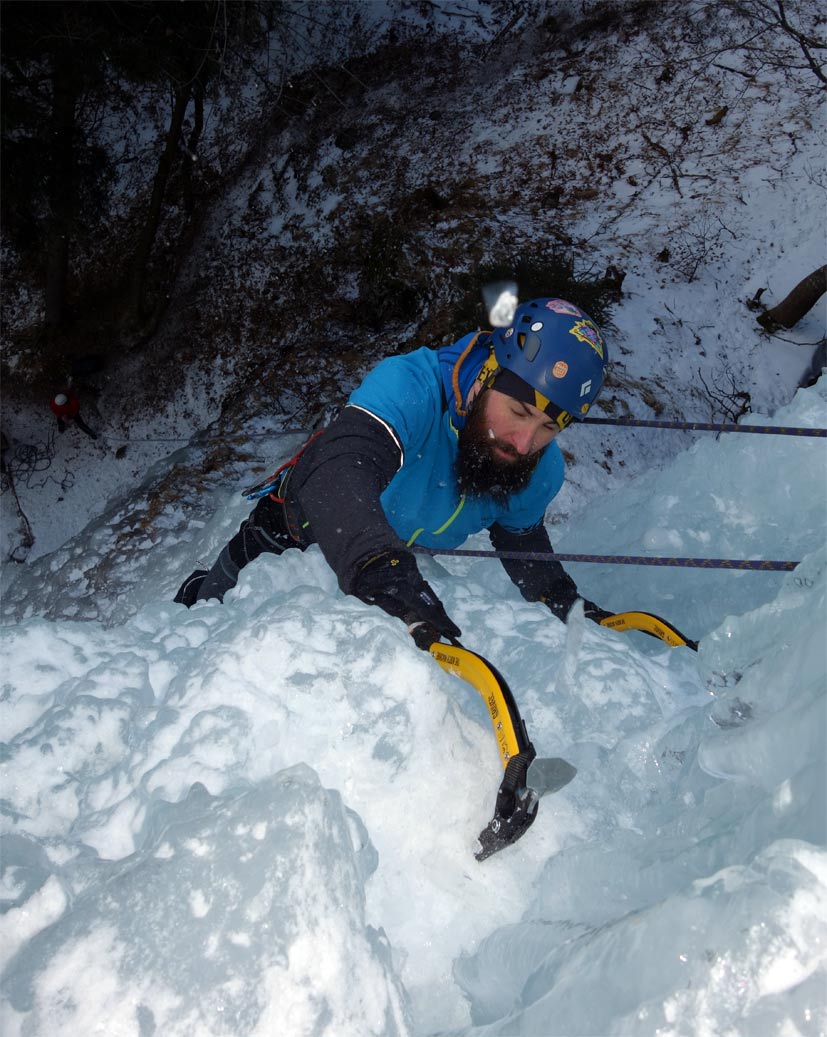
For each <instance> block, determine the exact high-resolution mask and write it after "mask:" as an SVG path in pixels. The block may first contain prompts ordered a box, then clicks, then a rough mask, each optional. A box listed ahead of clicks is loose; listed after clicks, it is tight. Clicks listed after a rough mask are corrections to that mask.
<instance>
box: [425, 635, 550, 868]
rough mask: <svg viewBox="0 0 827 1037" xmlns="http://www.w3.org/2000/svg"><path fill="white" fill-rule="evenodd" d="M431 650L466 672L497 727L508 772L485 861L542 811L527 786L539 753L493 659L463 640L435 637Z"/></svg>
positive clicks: (483, 849)
mask: <svg viewBox="0 0 827 1037" xmlns="http://www.w3.org/2000/svg"><path fill="white" fill-rule="evenodd" d="M429 651H430V653H431V655H432V656H433V657H434V659H435V660H436V661H437V662H438V663H439V665H440V666H441V667H442V668H443V670H446V671H447V672H448V673H452V674H453V675H454V676H456V677H461V678H462V679H463V680H465V681H467V682H468V683H469V684H470V685H471V686H472V687H473V688H475V689H476V691H477V692H478V693H479V695H480V697H481V698H482V699H483V701H484V702H485V704H486V707H487V708H488V715H489V716H490V718H491V724H492V727H493V728H494V737H495V738H496V740H497V748H498V749H499V752H500V759H501V761H502V765H503V768H504V770H505V774H504V775H503V779H502V782H501V783H500V787H499V789H498V790H497V803H496V806H495V808H494V816H493V818H492V819H491V820H490V821H489V822H488V824H487V825H486V827H485V828H484V829H483V830H482V832H480V835H479V841H480V849H479V851H478V852H477V853H476V854H475V857H476V858H477V860H478V861H484V860H486V858H488V857H490V856H491V855H492V854H494V853H497V852H498V851H499V850H502V849H504V848H505V847H506V846H511V845H512V844H513V843H515V842H516V841H517V840H518V839H519V838H521V837H522V836H523V835H524V834H525V832H526V831H527V830H528V828H529V827H530V826H531V825H532V824H533V822H534V819H535V818H536V817H537V806H538V804H539V800H540V797H539V795H538V794H537V792H536V791H535V790H534V789H531V788H529V787H528V786H527V773H528V768H529V766H530V765H531V762H532V760H534V758H535V756H536V755H537V754H536V752H535V749H534V746H533V745H532V744H531V740H530V739H529V737H528V732H527V730H526V726H525V721H524V720H523V718H522V717H521V716H520V711H519V709H518V708H517V703H516V702H515V701H514V696H513V695H512V693H511V689H510V688H509V686H508V684H507V683H506V680H505V678H504V677H503V676H502V674H500V673H499V672H498V671H497V670H496V668H495V667H494V666H492V665H491V663H490V662H488V660H487V659H484V658H483V657H482V656H481V655H477V653H476V652H471V651H469V650H468V649H467V648H463V647H462V645H460V644H459V643H457V642H454V643H452V644H443V643H442V642H441V641H435V642H434V643H433V644H432V645H431V647H430V649H429Z"/></svg>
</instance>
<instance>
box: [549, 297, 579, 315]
mask: <svg viewBox="0 0 827 1037" xmlns="http://www.w3.org/2000/svg"><path fill="white" fill-rule="evenodd" d="M546 309H547V310H551V311H552V313H562V314H563V315H564V316H566V317H582V316H583V313H582V311H581V310H578V309H577V307H576V306H574V305H573V304H572V303H570V302H566V301H565V299H549V301H548V302H547V303H546Z"/></svg>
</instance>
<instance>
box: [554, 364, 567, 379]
mask: <svg viewBox="0 0 827 1037" xmlns="http://www.w3.org/2000/svg"><path fill="white" fill-rule="evenodd" d="M568 369H569V365H568V364H567V363H566V361H565V360H558V361H557V363H556V364H555V365H554V367H552V369H551V373H552V374H553V375H554V377H555V378H565V377H566V374H567V372H568Z"/></svg>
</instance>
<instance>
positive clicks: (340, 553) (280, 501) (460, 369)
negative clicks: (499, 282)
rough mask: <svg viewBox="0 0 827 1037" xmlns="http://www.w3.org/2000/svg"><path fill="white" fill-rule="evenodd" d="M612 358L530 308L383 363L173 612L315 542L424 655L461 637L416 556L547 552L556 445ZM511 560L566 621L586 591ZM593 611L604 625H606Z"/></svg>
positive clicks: (583, 319)
mask: <svg viewBox="0 0 827 1037" xmlns="http://www.w3.org/2000/svg"><path fill="white" fill-rule="evenodd" d="M606 362H607V350H606V344H605V342H604V339H603V336H602V334H601V333H600V331H599V329H598V327H597V325H596V324H595V323H594V322H593V321H592V320H591V319H590V318H589V317H588V316H587V315H586V314H585V313H583V311H582V310H580V309H579V308H578V307H577V306H574V305H573V304H572V303H569V302H565V301H564V300H562V299H535V300H533V301H531V302H526V303H523V304H522V305H520V306H519V307H518V308H517V310H516V312H515V314H514V318H513V322H512V324H511V325H510V326H509V327H507V328H498V329H497V330H495V331H493V332H487V331H483V332H475V333H472V334H468V335H465V336H464V337H463V338H461V339H460V340H459V341H458V342H455V343H454V344H453V345H450V346H445V347H442V348H440V349H436V350H433V349H430V348H428V347H423V348H420V349H417V350H414V351H413V352H411V353H407V354H404V355H401V356H394V357H389V358H387V359H385V360H383V361H381V362H380V363H379V364H378V365H377V366H376V367H375V368H374V369H373V370H372V371H371V372H370V373H369V374H368V375H367V377H366V378H365V379H364V381H363V382H362V384H361V385H360V386H359V388H358V389H356V390H355V392H354V393H353V394H352V395H351V397H350V399H349V401H348V403H347V405H346V406H345V407H344V409H343V410H342V411H341V413H340V414H339V416H338V417H337V418H336V420H335V421H334V422H333V423H332V424H331V425H330V426H329V427H328V428H327V429H325V430H323V432H321V433H317V435H316V436H315V437H314V438H313V439H312V440H311V441H310V442H309V443H308V444H306V445H305V447H304V449H303V450H302V451H301V452H300V453H299V454H298V455H297V456H296V457H295V458H294V459H292V460H291V461H290V462H288V464H287V465H285V466H284V467H283V468H282V469H280V470H279V472H277V473H276V475H275V476H272V477H271V478H270V479H269V480H268V481H267V482H266V483H265V484H262V485H260V486H259V487H257V488H256V489H257V490H258V491H259V492H260V493H262V494H263V495H262V496H261V497H260V499H259V501H258V503H257V504H256V506H255V508H254V509H253V511H252V513H251V514H250V516H249V517H248V518H247V519H245V520H244V522H242V523H241V527H240V528H239V530H238V532H237V533H236V534H235V536H234V537H233V538H232V539H231V540H230V541H229V543H228V544H226V546H225V547H224V548H223V550H222V551H221V553H220V554H219V556H218V559H217V560H216V562H215V564H214V565H213V567H212V568H211V569H210V570H208V571H207V570H203V569H200V570H196V571H195V572H193V573H192V574H191V575H190V576H189V577H187V579H186V580H185V581H184V583H183V584H182V586H181V588H180V589H179V591H178V593H177V595H176V597H175V601H177V602H180V603H182V604H184V605H187V606H188V607H189V606H191V605H193V604H194V603H195V602H196V601H205V600H208V599H210V598H217V599H219V600H223V597H224V595H225V594H226V593H227V591H228V590H230V588H231V587H234V586H235V584H236V581H237V579H238V574H239V570H240V569H242V568H243V567H244V566H245V565H247V563H248V562H251V561H253V559H254V558H257V557H258V556H259V555H260V554H263V553H265V552H270V553H272V554H281V553H282V552H283V551H285V550H287V549H288V548H291V547H298V548H300V549H302V550H303V549H304V548H306V547H308V546H309V545H310V544H313V543H317V544H318V545H319V547H320V549H321V551H322V553H323V555H324V557H325V559H326V560H327V562H328V564H329V565H330V567H331V568H332V569H333V571H334V572H335V573H336V576H337V578H338V581H339V586H340V587H341V589H342V591H343V592H344V593H345V594H352V595H355V596H356V597H357V598H360V599H361V600H362V601H364V602H366V603H368V604H371V605H378V606H379V607H380V608H382V609H384V611H385V612H387V613H389V614H390V615H391V616H395V617H397V618H399V619H401V620H403V621H404V622H405V623H407V624H408V629H409V631H410V633H411V634H412V635H413V637H414V640H415V641H416V643H417V645H418V646H419V647H421V648H424V649H425V650H428V648H429V646H430V645H431V644H432V642H434V641H436V640H439V639H440V637H443V638H449V639H450V638H457V637H459V635H460V630H459V628H458V627H457V625H456V624H455V623H454V622H453V621H452V620H451V619H450V617H449V616H448V615H447V613H446V611H445V609H444V608H443V606H442V603H441V602H440V601H439V599H438V598H437V596H436V594H435V593H434V591H433V589H432V588H431V587H430V586H429V585H428V583H426V581H425V580H424V579H423V578H422V576H421V574H420V572H419V569H418V568H417V564H416V560H415V557H414V553H413V547H414V545H415V544H417V545H422V546H424V547H430V548H448V549H451V548H456V547H459V545H460V544H462V543H463V541H464V540H465V539H466V538H467V537H468V536H470V535H471V534H473V533H478V532H480V531H481V530H483V529H487V530H488V533H489V536H490V538H491V543H492V544H493V546H494V548H495V549H496V550H498V551H529V552H551V550H552V547H551V543H550V541H549V537H548V533H547V531H546V528H545V526H544V524H543V519H544V515H545V511H546V508H547V506H548V504H549V502H550V501H551V500H552V499H553V497H554V496H555V495H556V494H557V493H558V491H559V490H560V488H561V486H562V484H563V478H564V462H563V456H562V453H561V451H560V448H559V446H558V445H557V443H556V441H555V440H556V437H557V436H558V435H559V433H560V432H562V430H563V429H565V428H566V426H567V425H568V424H569V423H570V422H571V421H572V420H573V419H574V420H576V419H579V418H581V417H583V416H584V415H585V414H586V413H587V412H588V410H589V408H590V407H591V406H592V404H593V403H594V401H595V400H596V399H597V396H598V394H599V393H600V390H601V387H602V385H603V377H604V373H605V369H606ZM251 493H252V491H251ZM502 564H503V566H504V568H505V570H506V572H507V573H508V575H509V576H510V578H511V579H512V580H513V582H514V583H515V584H516V585H517V587H518V588H519V590H520V591H521V593H522V594H523V596H524V597H525V598H527V599H528V600H529V601H541V602H543V603H544V604H545V605H547V606H548V608H549V609H551V611H552V612H553V613H554V615H555V616H557V617H558V618H559V619H561V620H564V621H565V619H566V618H567V616H568V613H569V611H570V609H571V607H572V605H574V603H575V601H576V600H577V598H578V592H577V586H576V585H575V582H574V580H573V579H572V578H571V577H570V576H569V575H568V574H567V573H566V572H565V570H564V569H563V567H562V566H561V565H560V563H559V562H556V561H554V560H553V559H549V560H542V561H527V560H521V559H520V560H514V559H503V562H502ZM584 607H585V613H586V616H588V617H589V618H590V619H593V620H595V621H596V622H599V621H600V620H601V619H603V618H605V617H607V616H610V615H611V613H609V612H605V611H604V610H603V609H600V608H598V606H597V605H595V604H594V603H593V602H591V601H585V602H584Z"/></svg>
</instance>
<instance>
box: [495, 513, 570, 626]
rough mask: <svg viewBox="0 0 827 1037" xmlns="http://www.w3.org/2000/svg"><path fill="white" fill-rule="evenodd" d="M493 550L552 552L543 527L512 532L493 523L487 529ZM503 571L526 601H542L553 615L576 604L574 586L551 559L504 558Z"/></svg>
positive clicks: (563, 571)
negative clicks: (530, 560)
mask: <svg viewBox="0 0 827 1037" xmlns="http://www.w3.org/2000/svg"><path fill="white" fill-rule="evenodd" d="M488 535H489V536H490V538H491V543H492V545H493V546H494V550H495V551H542V552H547V553H548V554H551V553H552V551H553V550H554V549H553V548H552V546H551V541H550V540H549V537H548V531H547V530H546V527H545V526H544V525H542V524H540V525H539V526H535V527H534V529H530V530H528V532H527V533H512V532H511V531H510V530H507V529H504V528H503V527H502V526H500V525H499V524H498V523H495V524H494V525H493V526H491V528H490V529H489V530H488ZM501 561H502V564H503V568H504V569H505V571H506V572H507V573H508V575H509V576H510V577H511V579H512V581H513V582H514V583H515V584H516V585H517V587H518V588H519V590H520V593H521V594H522V596H523V597H524V598H526V599H528V601H542V602H544V603H545V604H546V605H548V606H549V608H550V609H551V610H552V612H554V613H555V614H556V613H557V612H558V610H559V611H560V612H563V613H567V612H568V610H569V609H570V608H571V607H572V605H573V604H574V603H575V601H577V598H578V592H577V584H576V583H575V582H574V580H573V579H572V578H571V576H569V574H568V573H567V572H566V570H565V569H564V568H563V566H562V565H561V564H560V563H559V562H555V561H554V560H553V559H549V560H548V561H541V562H529V561H523V560H522V559H515V558H503V559H501Z"/></svg>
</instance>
